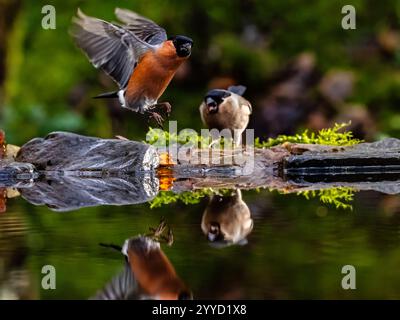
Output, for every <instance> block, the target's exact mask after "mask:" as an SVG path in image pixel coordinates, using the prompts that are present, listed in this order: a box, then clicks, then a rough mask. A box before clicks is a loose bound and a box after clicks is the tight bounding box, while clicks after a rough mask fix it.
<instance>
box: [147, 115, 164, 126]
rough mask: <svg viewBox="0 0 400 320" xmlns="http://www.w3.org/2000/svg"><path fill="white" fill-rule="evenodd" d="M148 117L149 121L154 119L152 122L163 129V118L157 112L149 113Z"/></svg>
mask: <svg viewBox="0 0 400 320" xmlns="http://www.w3.org/2000/svg"><path fill="white" fill-rule="evenodd" d="M149 114H150V116H149V121H150V119H154V121H155V122H156V123H157V125H158V126H159V127H160V128H161V129H164V127H163V121H164V118H163V117H162V116H161V115H160V114H159V113H157V112H155V111H154V112H149Z"/></svg>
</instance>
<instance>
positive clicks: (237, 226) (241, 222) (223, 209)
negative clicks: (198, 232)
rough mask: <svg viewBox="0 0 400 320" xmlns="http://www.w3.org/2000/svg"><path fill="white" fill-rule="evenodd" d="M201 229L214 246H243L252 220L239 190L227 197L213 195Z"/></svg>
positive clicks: (251, 226) (251, 227)
mask: <svg viewBox="0 0 400 320" xmlns="http://www.w3.org/2000/svg"><path fill="white" fill-rule="evenodd" d="M201 229H202V230H203V232H204V234H205V235H206V236H207V238H208V240H209V241H211V242H212V243H213V244H215V245H216V246H218V247H220V246H226V245H230V244H245V243H246V242H247V240H246V237H247V235H248V234H249V233H250V232H251V230H252V229H253V220H252V219H251V213H250V210H249V207H248V206H247V204H246V203H245V202H244V201H243V200H242V192H241V190H240V189H237V190H235V191H234V194H232V195H228V196H220V195H213V196H212V197H211V199H210V201H209V203H208V205H207V207H206V209H205V210H204V213H203V218H202V221H201Z"/></svg>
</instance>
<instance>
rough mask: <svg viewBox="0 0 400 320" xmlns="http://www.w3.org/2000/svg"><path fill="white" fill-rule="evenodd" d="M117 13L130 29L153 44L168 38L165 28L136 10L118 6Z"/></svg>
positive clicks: (119, 18)
mask: <svg viewBox="0 0 400 320" xmlns="http://www.w3.org/2000/svg"><path fill="white" fill-rule="evenodd" d="M115 15H116V16H117V18H118V20H120V21H121V22H122V23H124V24H126V28H127V29H128V30H129V31H131V32H133V33H134V34H135V35H136V36H137V37H138V38H140V39H141V40H143V41H145V42H147V43H149V44H151V45H158V44H160V43H162V42H164V41H166V40H167V33H166V32H165V30H164V29H163V28H161V27H160V26H159V25H157V24H156V23H155V22H153V21H151V20H150V19H147V18H145V17H142V16H141V15H139V14H137V13H136V12H132V11H129V10H126V9H120V8H116V9H115Z"/></svg>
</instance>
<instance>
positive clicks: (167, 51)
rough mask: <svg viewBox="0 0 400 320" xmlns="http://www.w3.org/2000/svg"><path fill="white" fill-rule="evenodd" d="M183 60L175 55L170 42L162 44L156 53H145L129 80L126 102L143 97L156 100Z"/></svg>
mask: <svg viewBox="0 0 400 320" xmlns="http://www.w3.org/2000/svg"><path fill="white" fill-rule="evenodd" d="M184 60H185V58H179V57H178V56H177V55H176V50H175V47H174V45H173V44H172V41H166V42H164V44H163V45H162V46H161V47H160V48H159V49H158V50H157V51H149V52H147V53H146V54H145V55H144V56H143V57H142V58H141V60H140V61H139V63H138V65H137V67H136V68H135V70H134V71H133V73H132V76H131V78H130V79H129V82H128V86H127V90H126V97H127V98H128V101H129V100H135V99H136V98H137V97H143V96H144V97H147V98H149V99H154V100H157V99H158V98H159V97H160V96H161V95H162V94H163V93H164V91H165V89H166V88H167V86H168V84H169V83H170V82H171V80H172V78H173V76H174V75H175V72H176V71H177V69H178V68H179V66H180V65H181V64H182V62H183V61H184Z"/></svg>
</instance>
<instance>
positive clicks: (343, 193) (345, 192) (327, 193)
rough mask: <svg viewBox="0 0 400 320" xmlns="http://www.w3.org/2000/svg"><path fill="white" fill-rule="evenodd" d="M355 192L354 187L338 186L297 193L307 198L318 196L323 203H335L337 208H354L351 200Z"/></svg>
mask: <svg viewBox="0 0 400 320" xmlns="http://www.w3.org/2000/svg"><path fill="white" fill-rule="evenodd" d="M354 192H355V190H354V189H353V188H349V187H338V188H329V189H321V190H307V191H300V192H298V193H297V194H298V195H302V196H304V197H305V198H306V199H307V200H310V199H312V198H317V197H318V198H319V200H320V201H321V202H322V203H325V204H330V205H334V206H335V207H336V209H345V210H353V206H352V205H351V204H349V202H351V201H353V199H354Z"/></svg>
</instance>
